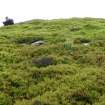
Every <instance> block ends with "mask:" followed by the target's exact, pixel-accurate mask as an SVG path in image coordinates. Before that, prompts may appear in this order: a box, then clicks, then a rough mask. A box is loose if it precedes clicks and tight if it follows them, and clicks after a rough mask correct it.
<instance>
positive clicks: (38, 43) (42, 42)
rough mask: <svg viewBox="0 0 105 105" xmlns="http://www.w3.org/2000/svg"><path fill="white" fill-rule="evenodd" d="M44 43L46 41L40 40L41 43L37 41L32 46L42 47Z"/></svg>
mask: <svg viewBox="0 0 105 105" xmlns="http://www.w3.org/2000/svg"><path fill="white" fill-rule="evenodd" d="M44 43H45V42H44V41H42V40H39V41H36V42H33V43H31V45H42V44H44Z"/></svg>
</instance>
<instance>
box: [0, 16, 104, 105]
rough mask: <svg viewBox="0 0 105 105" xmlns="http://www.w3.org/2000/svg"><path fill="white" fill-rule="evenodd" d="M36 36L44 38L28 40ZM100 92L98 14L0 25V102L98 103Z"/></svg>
mask: <svg viewBox="0 0 105 105" xmlns="http://www.w3.org/2000/svg"><path fill="white" fill-rule="evenodd" d="M38 40H42V41H44V42H45V43H44V44H42V45H41V46H35V45H32V43H33V42H35V41H38ZM104 93H105V20H104V19H96V18H71V19H55V20H39V19H37V20H32V21H27V22H23V23H18V24H15V25H12V26H6V27H1V28H0V105H36V104H39V105H40V104H41V105H74V104H75V105H84V104H88V105H91V104H92V105H104V104H105V101H104V98H105V95H104Z"/></svg>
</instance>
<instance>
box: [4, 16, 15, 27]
mask: <svg viewBox="0 0 105 105" xmlns="http://www.w3.org/2000/svg"><path fill="white" fill-rule="evenodd" d="M5 19H6V21H4V22H3V24H4V26H8V25H13V24H14V21H13V19H9V18H8V17H6V18H5Z"/></svg>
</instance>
